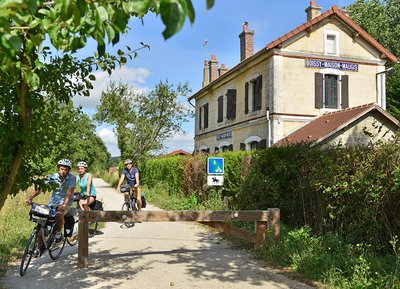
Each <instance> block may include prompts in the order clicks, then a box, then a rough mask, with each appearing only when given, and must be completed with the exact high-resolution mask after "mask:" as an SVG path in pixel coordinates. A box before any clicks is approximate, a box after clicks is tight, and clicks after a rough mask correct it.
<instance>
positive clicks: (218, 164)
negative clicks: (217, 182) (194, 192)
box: [207, 158, 224, 175]
mask: <svg viewBox="0 0 400 289" xmlns="http://www.w3.org/2000/svg"><path fill="white" fill-rule="evenodd" d="M207 174H209V175H223V174H224V158H208V159H207Z"/></svg>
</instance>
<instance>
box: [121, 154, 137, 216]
mask: <svg viewBox="0 0 400 289" xmlns="http://www.w3.org/2000/svg"><path fill="white" fill-rule="evenodd" d="M124 165H125V169H124V170H123V171H122V174H121V177H120V179H119V182H118V186H117V190H118V191H120V190H121V185H122V182H123V181H124V179H125V178H126V180H127V182H128V185H129V186H130V187H132V188H135V193H134V196H135V198H136V201H137V206H138V210H139V211H140V210H141V209H142V199H141V194H142V188H141V185H140V180H139V170H138V168H136V167H134V166H133V162H132V160H131V159H126V160H125V161H124ZM127 199H128V193H125V200H127Z"/></svg>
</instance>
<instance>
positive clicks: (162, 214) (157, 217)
mask: <svg viewBox="0 0 400 289" xmlns="http://www.w3.org/2000/svg"><path fill="white" fill-rule="evenodd" d="M82 216H85V217H87V219H88V221H89V222H91V221H99V222H184V221H189V222H227V221H264V222H266V221H268V211H261V210H260V211H140V212H128V211H80V212H79V218H81V217H82Z"/></svg>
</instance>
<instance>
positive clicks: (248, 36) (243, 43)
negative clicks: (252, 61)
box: [239, 21, 254, 61]
mask: <svg viewBox="0 0 400 289" xmlns="http://www.w3.org/2000/svg"><path fill="white" fill-rule="evenodd" d="M247 26H248V23H247V22H246V21H245V22H243V31H242V33H240V34H239V38H240V61H243V60H245V59H246V58H249V57H250V56H252V55H253V48H254V47H253V46H254V42H253V36H254V30H247V28H248V27H247Z"/></svg>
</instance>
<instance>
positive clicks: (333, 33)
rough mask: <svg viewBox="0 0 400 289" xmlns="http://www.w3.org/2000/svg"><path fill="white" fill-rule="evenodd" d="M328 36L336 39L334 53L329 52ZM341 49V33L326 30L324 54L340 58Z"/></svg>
mask: <svg viewBox="0 0 400 289" xmlns="http://www.w3.org/2000/svg"><path fill="white" fill-rule="evenodd" d="M328 36H334V37H335V43H334V46H335V52H334V53H332V52H329V51H328ZM339 47H340V45H339V32H337V31H334V30H325V31H324V53H325V54H326V55H336V56H338V55H339Z"/></svg>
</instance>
